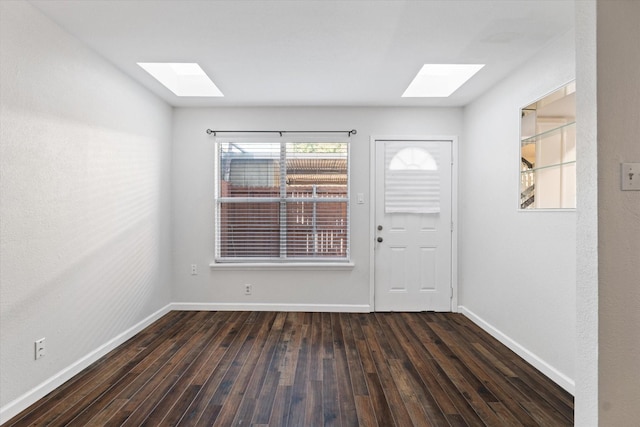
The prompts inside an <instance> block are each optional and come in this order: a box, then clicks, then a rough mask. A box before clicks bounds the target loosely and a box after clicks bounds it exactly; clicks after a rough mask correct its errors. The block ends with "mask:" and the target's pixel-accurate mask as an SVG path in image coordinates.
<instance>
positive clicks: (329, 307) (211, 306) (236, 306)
mask: <svg viewBox="0 0 640 427" xmlns="http://www.w3.org/2000/svg"><path fill="white" fill-rule="evenodd" d="M171 309H172V310H179V311H304V312H331V313H370V312H371V306H369V305H367V304H275V303H235V302H219V303H215V302H214V303H197V302H174V303H173V304H171Z"/></svg>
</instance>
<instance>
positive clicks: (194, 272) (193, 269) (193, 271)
mask: <svg viewBox="0 0 640 427" xmlns="http://www.w3.org/2000/svg"><path fill="white" fill-rule="evenodd" d="M197 274H198V264H191V275H192V276H195V275H197Z"/></svg>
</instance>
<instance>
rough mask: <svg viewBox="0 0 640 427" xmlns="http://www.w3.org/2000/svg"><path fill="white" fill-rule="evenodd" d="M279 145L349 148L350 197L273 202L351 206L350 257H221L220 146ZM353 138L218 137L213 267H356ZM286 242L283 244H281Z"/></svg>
mask: <svg viewBox="0 0 640 427" xmlns="http://www.w3.org/2000/svg"><path fill="white" fill-rule="evenodd" d="M261 142H262V143H279V144H287V143H344V144H346V146H347V195H346V197H341V198H328V199H323V198H317V199H308V198H287V197H278V198H273V199H274V200H273V201H278V202H284V203H285V204H286V203H287V201H292V202H294V203H295V202H305V201H313V202H316V203H327V202H328V203H332V202H333V203H336V202H344V203H346V205H347V229H346V231H347V242H346V256H345V257H322V256H316V257H314V256H310V257H299V258H289V257H287V256H286V252H284V251H282V250H281V251H280V257H278V258H275V257H264V258H263V257H225V258H223V257H221V256H220V246H221V245H220V240H219V239H220V233H219V232H218V231H219V230H221V228H220V219H221V218H220V217H221V215H220V214H219V212H220V206H221V203H222V202H224V201H225V200H224V198H222V197H221V196H220V177H221V175H220V144H228V143H237V144H242V143H261ZM350 142H351V140H350V138H349V137H344V136H334V137H327V136H319V137H314V136H307V135H305V136H288V135H283V136H281V137H273V136H268V137H237V138H230V137H216V138H215V141H214V143H215V150H214V152H215V156H214V159H215V160H214V162H215V164H214V190H215V192H214V218H215V230H214V260H213V262H212V263H211V264H210V266H211V267H222V268H228V269H234V268H241V269H245V268H265V267H266V268H270V269H271V268H276V269H278V268H291V267H293V268H305V269H314V268H316V267H318V268H322V269H325V268H328V269H338V270H339V269H345V268H347V269H351V268H353V266H354V264H353V263H352V262H351V146H350ZM280 232H281V234H282V233H286V222H285V223H284V225H283V226H281V229H280ZM281 243H282V241H281Z"/></svg>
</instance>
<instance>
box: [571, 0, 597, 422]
mask: <svg viewBox="0 0 640 427" xmlns="http://www.w3.org/2000/svg"><path fill="white" fill-rule="evenodd" d="M596 80H597V79H596V2H595V0H589V1H586V0H583V1H579V2H576V86H577V87H578V88H579V90H578V91H577V93H576V115H577V117H578V122H577V140H578V141H579V146H578V150H577V165H576V173H577V183H578V185H577V196H578V197H577V199H578V200H577V211H576V229H577V235H576V341H577V343H576V348H577V351H576V375H575V382H576V392H575V420H574V421H575V425H576V426H580V427H588V426H597V425H598V174H597V169H598V168H597V164H598V150H597V133H598V123H597V97H596V87H597V82H596Z"/></svg>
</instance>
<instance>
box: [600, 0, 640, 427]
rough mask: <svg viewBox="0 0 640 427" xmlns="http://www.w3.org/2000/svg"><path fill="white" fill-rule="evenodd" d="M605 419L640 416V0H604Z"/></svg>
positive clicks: (627, 421) (620, 422)
mask: <svg viewBox="0 0 640 427" xmlns="http://www.w3.org/2000/svg"><path fill="white" fill-rule="evenodd" d="M597 19H598V21H597V58H598V68H597V69H598V243H599V250H598V261H599V263H598V266H599V309H598V311H599V348H600V355H599V381H600V388H599V399H600V405H599V422H600V424H599V425H602V426H637V425H638V422H639V421H638V420H640V405H639V404H638V403H639V402H640V356H639V355H640V191H620V163H621V162H640V120H639V119H640V113H639V112H640V49H638V40H640V24H639V22H640V2H638V1H636V0H627V1H598V7H597Z"/></svg>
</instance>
